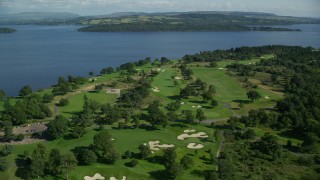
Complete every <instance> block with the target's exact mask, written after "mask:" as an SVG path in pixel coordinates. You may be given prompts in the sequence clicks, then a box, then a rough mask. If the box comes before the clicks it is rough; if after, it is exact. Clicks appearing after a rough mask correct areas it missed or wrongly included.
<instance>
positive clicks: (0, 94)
mask: <svg viewBox="0 0 320 180" xmlns="http://www.w3.org/2000/svg"><path fill="white" fill-rule="evenodd" d="M6 97H7V95H6V93H5V92H4V90H3V89H0V101H3V100H5V99H6Z"/></svg>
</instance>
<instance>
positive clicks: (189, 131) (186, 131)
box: [183, 129, 196, 133]
mask: <svg viewBox="0 0 320 180" xmlns="http://www.w3.org/2000/svg"><path fill="white" fill-rule="evenodd" d="M183 132H184V133H193V132H196V130H195V129H186V130H184V131H183Z"/></svg>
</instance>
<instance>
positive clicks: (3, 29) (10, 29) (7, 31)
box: [0, 28, 17, 33]
mask: <svg viewBox="0 0 320 180" xmlns="http://www.w3.org/2000/svg"><path fill="white" fill-rule="evenodd" d="M16 31H17V30H15V29H13V28H0V33H14V32H16Z"/></svg>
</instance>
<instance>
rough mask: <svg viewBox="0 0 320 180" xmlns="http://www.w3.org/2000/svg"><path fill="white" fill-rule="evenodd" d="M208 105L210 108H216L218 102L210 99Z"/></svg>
mask: <svg viewBox="0 0 320 180" xmlns="http://www.w3.org/2000/svg"><path fill="white" fill-rule="evenodd" d="M210 104H211V106H212V107H216V106H218V101H217V100H215V99H212V100H211V103H210Z"/></svg>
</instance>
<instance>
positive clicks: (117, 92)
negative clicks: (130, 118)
mask: <svg viewBox="0 0 320 180" xmlns="http://www.w3.org/2000/svg"><path fill="white" fill-rule="evenodd" d="M107 93H108V94H120V93H121V89H114V88H109V89H107Z"/></svg>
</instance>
